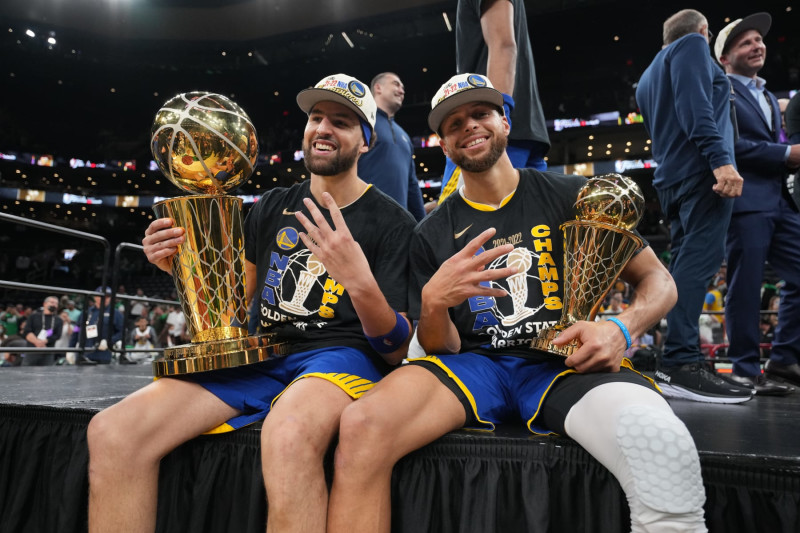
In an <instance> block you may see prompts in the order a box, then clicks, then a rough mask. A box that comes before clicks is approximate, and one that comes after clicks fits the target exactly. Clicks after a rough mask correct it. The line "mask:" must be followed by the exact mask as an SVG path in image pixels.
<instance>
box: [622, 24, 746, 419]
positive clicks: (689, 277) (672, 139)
mask: <svg viewBox="0 0 800 533" xmlns="http://www.w3.org/2000/svg"><path fill="white" fill-rule="evenodd" d="M709 35H710V33H709V28H708V21H707V20H706V18H705V16H703V14H702V13H700V12H699V11H695V10H694V9H684V10H681V11H679V12H677V13H675V14H674V15H672V16H671V17H669V18H668V19H667V20H666V21H665V22H664V32H663V42H664V46H663V47H662V49H661V51H660V52H658V54H656V57H655V58H654V59H653V61H652V62H651V63H650V66H648V67H647V69H646V70H645V71H644V73H643V74H642V77H641V79H640V80H639V85H638V87H637V88H636V102H637V103H638V104H639V107H640V109H641V111H642V116H643V118H644V125H645V127H646V128H647V131H648V132H649V133H650V136H651V137H652V139H653V158H654V159H655V160H656V162H657V163H658V166H657V167H656V169H655V173H654V179H653V186H654V188H655V189H656V193H657V194H658V200H659V202H660V204H661V210H662V212H663V213H664V218H665V219H666V220H667V222H669V229H670V237H671V240H670V251H671V253H672V260H671V262H670V265H669V268H670V273H671V274H672V277H673V279H674V280H675V285H676V286H677V287H678V302H677V303H676V304H675V307H673V308H672V310H671V311H670V312H669V313H668V314H667V332H666V335H665V336H664V355H663V357H662V358H661V361H660V365H659V366H660V368H659V369H658V370H656V373H655V376H656V380H657V381H658V383H659V386H660V387H661V390H662V391H663V393H664V394H665V395H666V396H668V397H675V398H685V399H688V400H694V401H699V402H710V403H741V402H746V401H748V400H750V398H751V397H752V391H751V390H750V389H748V388H747V387H744V386H738V385H737V384H735V383H732V382H728V381H726V380H723V379H722V378H720V377H719V376H717V375H716V373H714V372H712V371H709V369H707V368H706V366H705V364H704V363H703V354H702V353H701V352H700V313H701V312H702V309H703V303H704V301H705V295H706V288H707V287H708V284H709V282H710V281H711V278H713V276H714V275H715V274H716V273H717V272H718V270H719V267H720V264H721V263H722V259H723V257H724V255H725V245H724V241H725V232H726V231H727V229H728V223H729V222H730V218H731V210H732V209H733V198H735V197H736V196H739V195H740V194H741V191H742V177H741V176H740V175H739V173H738V172H737V170H736V167H735V165H734V163H735V160H734V156H733V140H734V135H735V127H734V124H733V121H732V119H731V105H730V98H731V86H730V83H729V82H728V78H727V77H726V76H725V73H724V72H723V71H722V69H721V68H720V67H719V66H718V65H717V64H716V63H715V62H714V60H713V58H711V56H710V54H709V49H708V43H709V39H710V37H709Z"/></svg>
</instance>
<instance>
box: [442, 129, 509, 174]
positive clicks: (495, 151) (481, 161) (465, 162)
mask: <svg viewBox="0 0 800 533" xmlns="http://www.w3.org/2000/svg"><path fill="white" fill-rule="evenodd" d="M489 142H490V143H491V146H490V149H489V153H487V154H486V155H485V156H483V157H482V158H472V157H470V156H466V155H462V154H461V153H460V152H454V153H451V159H452V160H453V163H455V164H456V165H458V166H460V167H461V169H462V170H466V171H467V172H473V173H478V172H486V171H487V170H489V169H490V168H492V167H493V166H494V164H495V163H497V160H498V159H500V156H502V155H503V152H505V151H506V146H508V139H507V138H506V137H505V136H502V135H501V136H494V137H492V140H490V141H489Z"/></svg>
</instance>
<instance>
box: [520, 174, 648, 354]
mask: <svg viewBox="0 0 800 533" xmlns="http://www.w3.org/2000/svg"><path fill="white" fill-rule="evenodd" d="M575 207H576V209H577V211H578V216H577V220H571V221H569V222H565V223H564V224H562V225H561V231H562V232H563V233H564V272H563V280H564V299H563V302H564V308H563V310H562V312H561V320H559V321H558V323H556V325H554V326H551V327H549V328H545V329H543V330H541V331H540V332H539V335H538V336H537V338H535V339H533V341H532V342H531V348H536V349H538V350H543V351H546V352H549V353H552V354H556V355H561V356H564V357H568V356H570V355H572V353H573V352H574V351H575V350H577V349H578V348H579V347H580V344H579V343H578V341H577V340H575V341H573V342H571V343H569V344H566V345H564V346H554V345H553V344H552V342H551V341H552V340H553V339H555V338H556V337H557V336H558V335H559V333H561V332H562V331H564V330H565V329H567V328H568V327H570V326H571V325H572V324H574V323H575V322H578V321H579V320H588V321H592V320H594V318H595V315H597V312H598V310H599V309H600V305H601V304H602V303H603V298H605V296H606V293H608V291H609V289H611V287H612V286H613V284H614V282H615V281H616V279H617V278H618V277H619V275H620V273H621V272H622V270H623V269H624V268H625V265H627V264H628V261H630V259H631V257H633V253H634V252H635V251H636V250H638V249H639V248H640V247H641V246H642V239H641V238H639V237H638V236H636V235H635V234H634V233H632V232H631V231H630V230H632V229H634V228H636V226H637V225H638V224H639V220H640V219H641V218H642V214H643V209H644V197H643V196H642V191H641V190H640V189H639V186H638V185H637V184H636V183H635V182H634V181H633V180H632V179H630V178H628V177H625V176H621V175H619V174H606V175H604V176H597V177H595V178H591V179H590V180H589V181H588V182H587V183H586V185H584V186H583V188H582V189H581V190H580V192H579V193H578V199H577V200H576V202H575Z"/></svg>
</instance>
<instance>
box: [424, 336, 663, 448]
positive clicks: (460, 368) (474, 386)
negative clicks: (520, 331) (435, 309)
mask: <svg viewBox="0 0 800 533" xmlns="http://www.w3.org/2000/svg"><path fill="white" fill-rule="evenodd" d="M409 364H413V365H418V366H422V367H424V368H427V369H428V370H430V371H431V372H432V373H433V374H434V375H435V376H437V377H438V378H439V380H440V381H441V382H442V383H443V384H444V385H445V386H446V387H448V388H449V389H450V390H451V391H452V392H453V394H455V395H456V397H457V398H458V399H459V401H461V404H462V405H463V406H464V411H465V412H466V415H467V421H466V423H465V424H464V427H465V428H468V429H477V430H486V431H492V430H494V428H495V424H498V423H501V422H509V421H513V420H518V419H520V418H521V419H522V420H523V421H525V422H526V424H527V426H528V429H529V430H530V431H531V432H533V433H539V434H550V433H559V434H562V435H563V434H565V431H564V419H565V418H566V416H567V413H568V412H569V410H570V408H571V407H572V406H573V405H575V403H577V401H578V400H580V399H581V398H582V397H583V395H584V394H586V393H587V392H589V391H590V390H591V389H593V388H594V387H597V386H599V385H602V384H603V383H613V382H627V383H635V384H638V385H642V386H643V387H648V388H651V389H653V390H656V391H658V388H657V387H656V386H655V384H654V383H653V381H652V380H651V379H649V378H647V377H645V376H642V375H641V374H639V373H638V372H636V371H634V370H633V367H632V365H631V363H630V361H629V360H628V359H624V360H623V363H622V369H621V371H620V372H594V373H587V374H579V373H577V372H575V370H573V369H571V368H569V367H567V366H566V365H565V364H564V360H563V359H560V358H555V357H553V358H547V359H544V360H534V359H525V358H523V357H516V356H511V355H483V354H477V353H469V352H467V353H460V354H454V355H438V356H436V355H429V356H427V357H420V358H417V359H411V360H409Z"/></svg>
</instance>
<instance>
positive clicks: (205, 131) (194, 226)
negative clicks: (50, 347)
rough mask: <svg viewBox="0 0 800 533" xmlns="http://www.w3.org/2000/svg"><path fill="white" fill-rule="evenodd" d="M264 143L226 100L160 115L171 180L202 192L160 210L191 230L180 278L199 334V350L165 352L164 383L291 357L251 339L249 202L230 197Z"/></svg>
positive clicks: (157, 143) (202, 99)
mask: <svg viewBox="0 0 800 533" xmlns="http://www.w3.org/2000/svg"><path fill="white" fill-rule="evenodd" d="M256 139H257V136H256V131H255V128H254V127H253V124H252V123H251V122H250V119H249V118H248V116H247V114H246V113H245V112H244V110H243V109H242V108H241V107H239V106H238V105H237V104H236V103H234V102H232V101H231V100H230V99H228V98H226V97H224V96H222V95H219V94H213V93H204V92H194V93H185V94H180V95H178V96H176V97H174V98H172V99H170V100H169V101H168V102H167V103H166V104H164V106H162V107H161V109H160V110H159V111H158V113H157V114H156V118H155V121H154V124H153V128H152V141H151V151H152V152H153V157H154V158H155V160H156V162H157V164H158V166H159V168H160V169H161V172H162V173H163V174H164V176H166V177H167V178H168V179H169V180H170V181H172V182H173V183H174V184H175V185H177V186H178V187H180V188H181V189H183V190H184V191H187V192H189V193H195V194H194V195H191V196H184V197H180V198H172V199H168V200H162V201H160V202H158V203H156V204H155V205H153V210H154V211H155V213H156V215H157V216H158V217H159V218H172V219H173V220H174V221H175V226H176V227H182V228H184V230H185V233H184V238H185V239H184V243H183V244H181V245H180V246H179V247H178V253H176V254H175V255H174V256H173V258H172V278H173V280H174V281H175V288H176V290H177V293H178V299H179V300H180V302H181V309H182V311H183V314H184V317H185V318H186V327H187V329H188V331H189V333H190V335H191V344H188V345H182V346H173V347H170V348H167V349H166V350H164V360H160V361H155V362H154V363H153V371H154V373H155V375H156V376H165V375H173V374H187V373H192V372H204V371H208V370H215V369H218V368H230V367H234V366H239V365H244V364H249V363H255V362H259V361H263V360H265V359H268V358H269V357H271V356H273V355H276V354H279V353H281V352H282V351H283V350H284V347H283V346H282V345H275V344H274V341H273V339H272V337H271V336H269V335H260V336H250V335H248V328H247V321H248V317H247V302H246V299H245V274H244V271H245V270H244V231H243V223H242V199H241V198H238V197H236V196H227V195H225V193H226V192H228V191H230V190H232V189H234V188H235V187H237V186H238V185H239V184H241V183H242V182H243V181H244V180H246V179H247V178H248V177H250V175H251V174H252V172H253V170H254V169H255V163H256V158H257V157H258V142H257V141H256ZM198 193H200V194H198Z"/></svg>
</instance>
